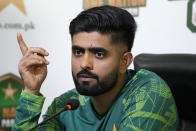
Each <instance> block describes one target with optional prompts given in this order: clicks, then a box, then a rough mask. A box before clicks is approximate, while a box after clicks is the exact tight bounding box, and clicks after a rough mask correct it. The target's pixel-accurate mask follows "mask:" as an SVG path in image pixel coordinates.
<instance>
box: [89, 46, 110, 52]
mask: <svg viewBox="0 0 196 131" xmlns="http://www.w3.org/2000/svg"><path fill="white" fill-rule="evenodd" d="M88 50H89V51H92V52H105V53H106V52H108V51H107V50H106V49H105V48H103V47H90V48H88Z"/></svg>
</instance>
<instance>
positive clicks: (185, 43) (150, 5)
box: [0, 0, 196, 112]
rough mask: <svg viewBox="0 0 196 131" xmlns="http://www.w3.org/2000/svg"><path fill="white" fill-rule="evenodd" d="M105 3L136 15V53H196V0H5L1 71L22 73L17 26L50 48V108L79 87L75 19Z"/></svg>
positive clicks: (1, 3) (46, 88)
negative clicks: (74, 77) (73, 41)
mask: <svg viewBox="0 0 196 131" xmlns="http://www.w3.org/2000/svg"><path fill="white" fill-rule="evenodd" d="M103 4H111V5H115V6H118V7H122V8H125V9H127V10H128V11H129V12H131V13H132V14H133V15H134V17H135V19H136V21H137V24H138V29H137V33H136V38H135V43H134V47H133V50H132V53H133V55H134V56H136V55H137V54H139V53H144V52H145V53H196V0H0V76H3V75H5V74H8V73H12V74H15V75H16V76H19V73H18V62H19V60H20V58H21V57H22V54H21V52H20V50H19V46H18V43H17V40H16V34H17V32H21V33H22V35H23V38H24V40H25V42H26V43H27V45H28V46H29V47H31V46H34V47H37V46H38V47H43V48H45V49H46V50H47V51H48V52H49V53H50V56H48V57H47V59H48V60H49V61H50V65H49V66H48V75H47V78H46V80H45V81H44V83H43V85H42V88H41V92H42V94H43V95H44V96H45V97H46V101H45V104H44V107H43V112H45V111H46V109H47V107H48V106H49V104H50V103H51V102H52V100H53V99H54V97H57V96H59V95H60V94H62V93H63V92H65V91H67V90H70V89H72V88H74V83H73V80H72V76H71V39H70V35H69V30H68V27H69V23H70V21H71V20H72V19H73V18H74V17H76V15H77V14H78V13H79V12H81V11H82V10H84V9H87V8H90V7H92V6H97V5H103ZM130 68H133V66H130ZM0 90H1V89H0ZM7 99H8V98H7Z"/></svg>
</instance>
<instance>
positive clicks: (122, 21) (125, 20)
mask: <svg viewBox="0 0 196 131" xmlns="http://www.w3.org/2000/svg"><path fill="white" fill-rule="evenodd" d="M136 28H137V25H136V22H135V20H134V18H133V16H132V15H131V14H130V13H129V12H128V11H126V10H124V9H121V8H118V7H114V6H110V5H105V6H99V7H93V8H90V9H88V10H84V11H82V12H81V13H80V14H79V15H78V16H77V17H76V18H74V19H73V20H72V21H71V23H70V26H69V32H70V34H71V38H73V35H74V34H77V33H80V32H93V31H97V32H99V33H101V34H110V33H111V34H112V37H111V43H115V42H116V43H117V42H119V41H120V42H123V43H125V44H126V46H127V48H128V51H131V48H132V46H133V41H134V37H135V32H136Z"/></svg>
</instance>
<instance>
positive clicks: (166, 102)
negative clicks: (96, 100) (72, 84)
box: [13, 69, 179, 131]
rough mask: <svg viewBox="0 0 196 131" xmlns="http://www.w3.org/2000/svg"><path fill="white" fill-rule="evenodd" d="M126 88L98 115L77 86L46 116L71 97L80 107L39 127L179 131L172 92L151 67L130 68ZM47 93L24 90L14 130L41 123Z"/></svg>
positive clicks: (87, 130)
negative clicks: (135, 69) (104, 111)
mask: <svg viewBox="0 0 196 131" xmlns="http://www.w3.org/2000/svg"><path fill="white" fill-rule="evenodd" d="M127 73H128V77H127V82H126V84H125V86H124V87H123V89H122V91H121V92H120V94H119V95H118V97H117V98H116V100H115V101H114V103H113V104H112V106H111V107H110V109H109V111H108V112H107V113H105V114H104V115H102V116H100V115H98V114H97V113H96V112H95V111H94V109H93V107H92V104H91V101H90V99H89V97H88V96H82V95H80V94H78V92H77V91H76V90H75V89H73V90H70V91H68V92H66V93H64V94H63V95H61V96H59V97H57V98H55V99H54V101H53V103H52V104H51V105H50V107H49V108H48V110H47V112H46V114H45V115H44V116H43V118H44V119H46V118H48V117H49V116H51V115H52V114H54V113H56V112H58V111H60V110H61V109H62V108H64V106H65V104H66V103H67V101H68V100H69V99H71V98H74V99H78V100H79V102H80V106H79V107H78V108H77V109H76V110H74V111H65V112H63V113H61V114H60V115H59V116H58V117H56V118H55V119H52V120H50V121H49V122H47V123H46V124H44V125H42V126H41V127H39V128H38V129H37V130H41V131H45V130H47V131H53V130H55V131H61V130H65V131H116V130H117V131H132V130H134V131H145V130H146V131H176V130H179V119H178V113H177V109H176V105H175V101H174V98H173V96H172V93H171V91H170V89H169V87H168V86H167V84H166V83H165V82H164V81H163V80H162V79H161V78H160V77H158V76H157V75H156V74H155V73H152V72H150V71H147V70H143V69H141V70H139V71H138V72H136V71H133V70H128V71H127ZM44 99H45V98H44V97H43V96H35V95H32V94H29V93H27V92H22V94H21V98H20V105H19V106H18V107H17V109H16V119H15V125H14V127H13V130H18V131H19V130H27V129H30V128H31V127H33V126H35V125H36V124H37V122H38V119H39V116H40V113H41V109H42V105H43V103H44Z"/></svg>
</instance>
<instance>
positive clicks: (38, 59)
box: [19, 54, 49, 69]
mask: <svg viewBox="0 0 196 131" xmlns="http://www.w3.org/2000/svg"><path fill="white" fill-rule="evenodd" d="M48 64H49V62H48V61H47V60H46V59H45V58H44V57H42V56H39V55H33V54H32V55H31V56H29V57H26V58H25V57H24V58H23V59H22V60H21V61H20V63H19V67H20V68H21V69H22V68H25V69H26V68H29V67H31V66H35V65H48Z"/></svg>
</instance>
